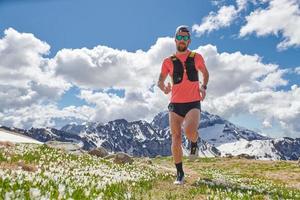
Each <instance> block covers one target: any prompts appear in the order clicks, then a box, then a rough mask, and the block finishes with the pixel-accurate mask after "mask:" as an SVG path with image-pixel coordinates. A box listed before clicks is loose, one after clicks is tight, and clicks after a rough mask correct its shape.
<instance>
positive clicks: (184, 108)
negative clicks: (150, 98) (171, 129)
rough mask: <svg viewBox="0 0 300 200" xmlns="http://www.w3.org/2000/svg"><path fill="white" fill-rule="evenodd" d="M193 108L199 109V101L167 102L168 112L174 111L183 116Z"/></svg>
mask: <svg viewBox="0 0 300 200" xmlns="http://www.w3.org/2000/svg"><path fill="white" fill-rule="evenodd" d="M193 108H197V109H199V110H200V111H201V103H200V101H194V102H188V103H169V106H168V110H169V112H175V113H176V114H178V115H180V116H181V117H185V115H186V114H187V113H188V112H189V111H190V110H191V109H193Z"/></svg>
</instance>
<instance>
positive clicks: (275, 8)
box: [193, 0, 300, 50]
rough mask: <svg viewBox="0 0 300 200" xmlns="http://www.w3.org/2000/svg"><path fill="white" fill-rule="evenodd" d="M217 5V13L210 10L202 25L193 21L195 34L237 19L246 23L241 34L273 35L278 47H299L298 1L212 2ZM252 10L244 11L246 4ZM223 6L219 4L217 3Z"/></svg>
mask: <svg viewBox="0 0 300 200" xmlns="http://www.w3.org/2000/svg"><path fill="white" fill-rule="evenodd" d="M212 2H213V4H214V5H216V6H219V9H218V11H217V12H210V13H209V15H208V16H206V17H204V18H203V20H202V22H201V24H194V25H193V31H195V32H196V33H197V35H198V36H201V35H203V34H204V33H206V32H207V33H210V32H212V31H215V30H219V29H220V28H224V27H229V26H231V25H232V24H233V23H234V22H236V21H237V20H239V19H241V23H243V22H244V21H246V24H244V25H242V26H241V28H240V32H239V35H240V37H245V36H247V35H250V34H252V33H254V34H256V36H258V37H261V36H268V35H275V36H277V37H280V38H282V41H281V42H280V43H279V44H278V45H277V48H278V49H279V50H285V49H287V48H289V47H299V46H300V7H299V5H300V1H299V0H236V1H235V4H236V5H224V4H225V3H224V1H217V3H216V1H212ZM248 4H252V6H253V7H254V10H253V11H252V12H251V13H247V5H248ZM220 5H222V6H220Z"/></svg>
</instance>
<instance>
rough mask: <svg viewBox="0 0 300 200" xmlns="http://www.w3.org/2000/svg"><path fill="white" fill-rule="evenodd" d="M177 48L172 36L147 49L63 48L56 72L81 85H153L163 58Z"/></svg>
mask: <svg viewBox="0 0 300 200" xmlns="http://www.w3.org/2000/svg"><path fill="white" fill-rule="evenodd" d="M174 50H175V46H174V44H173V39H171V38H167V39H166V38H165V39H158V40H157V43H156V44H155V45H154V46H152V47H151V48H150V49H149V51H147V52H144V51H142V50H139V51H136V52H128V51H126V50H118V49H112V48H109V47H106V46H97V47H95V48H93V49H86V48H83V49H63V50H61V51H59V52H58V53H57V55H56V56H55V58H54V60H55V67H54V68H55V70H56V75H58V76H60V77H63V78H64V79H65V80H68V81H69V82H71V83H73V84H75V85H77V86H78V87H80V88H93V89H101V88H108V87H114V88H116V89H118V88H125V89H130V88H149V86H150V85H151V84H153V83H156V81H157V77H158V71H159V70H160V67H161V63H160V61H161V60H162V59H163V58H164V57H166V56H168V55H171V53H172V52H173V51H174Z"/></svg>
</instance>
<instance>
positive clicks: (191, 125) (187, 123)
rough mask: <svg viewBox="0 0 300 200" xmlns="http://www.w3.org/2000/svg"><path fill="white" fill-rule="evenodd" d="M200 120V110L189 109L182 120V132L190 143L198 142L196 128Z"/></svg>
mask: <svg viewBox="0 0 300 200" xmlns="http://www.w3.org/2000/svg"><path fill="white" fill-rule="evenodd" d="M199 120H200V110H199V109H197V108H193V109H191V110H190V111H189V112H188V113H187V114H186V116H185V118H184V132H185V135H186V137H187V138H188V139H189V140H190V141H192V142H197V140H198V126H199Z"/></svg>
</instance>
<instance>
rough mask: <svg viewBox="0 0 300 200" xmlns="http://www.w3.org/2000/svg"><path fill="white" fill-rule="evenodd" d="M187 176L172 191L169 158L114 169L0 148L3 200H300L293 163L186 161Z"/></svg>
mask: <svg viewBox="0 0 300 200" xmlns="http://www.w3.org/2000/svg"><path fill="white" fill-rule="evenodd" d="M184 169H185V173H186V175H187V178H186V183H185V184H184V185H182V186H176V185H173V181H174V179H175V176H174V175H175V168H174V165H173V162H172V158H171V157H158V158H154V159H146V158H134V162H133V164H115V163H114V162H113V161H112V160H110V159H103V158H99V157H96V156H91V155H89V154H81V155H74V154H70V153H68V152H66V151H64V150H60V149H54V148H49V147H47V146H46V145H37V144H35V145H34V144H17V145H4V144H2V145H1V144H0V199H120V200H121V199H143V200H144V199H153V200H157V199H179V200H183V199H187V200H190V199H300V167H299V166H298V164H297V162H293V161H258V160H248V159H238V158H198V159H197V160H196V161H195V162H188V161H187V159H186V158H184Z"/></svg>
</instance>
